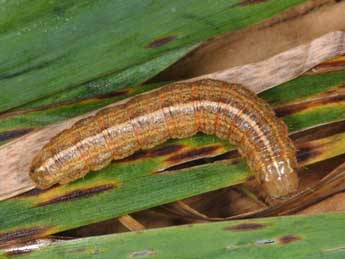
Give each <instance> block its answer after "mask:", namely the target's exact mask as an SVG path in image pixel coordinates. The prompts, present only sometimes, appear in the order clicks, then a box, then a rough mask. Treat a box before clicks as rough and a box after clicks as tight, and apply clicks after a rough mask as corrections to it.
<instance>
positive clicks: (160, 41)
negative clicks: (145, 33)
mask: <svg viewBox="0 0 345 259" xmlns="http://www.w3.org/2000/svg"><path fill="white" fill-rule="evenodd" d="M175 39H176V36H166V37H163V38H159V39H156V40H154V41H152V42H150V43H149V44H147V45H146V46H145V48H158V47H160V46H162V45H164V44H167V43H168V42H170V41H173V40H175Z"/></svg>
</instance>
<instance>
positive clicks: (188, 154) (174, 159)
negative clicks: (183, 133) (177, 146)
mask: <svg viewBox="0 0 345 259" xmlns="http://www.w3.org/2000/svg"><path fill="white" fill-rule="evenodd" d="M219 148H220V146H219V145H213V146H206V147H198V148H193V149H190V150H187V151H185V152H181V153H178V154H175V155H172V156H170V157H169V158H168V159H167V162H168V163H172V164H175V163H178V162H180V161H186V160H192V159H193V158H196V157H203V156H212V155H213V154H215V153H216V151H217V150H218V149H219Z"/></svg>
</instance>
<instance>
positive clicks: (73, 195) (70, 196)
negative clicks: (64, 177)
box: [36, 184, 115, 207]
mask: <svg viewBox="0 0 345 259" xmlns="http://www.w3.org/2000/svg"><path fill="white" fill-rule="evenodd" d="M114 188H115V186H114V184H104V185H99V186H95V187H91V188H84V189H78V190H74V191H71V192H69V193H66V194H64V195H61V196H57V197H54V198H52V199H50V200H47V201H44V202H41V203H38V204H37V205H36V206H37V207H39V206H46V205H49V204H55V203H60V202H66V201H70V200H75V199H80V198H84V197H89V196H92V195H95V194H98V193H101V192H105V191H108V190H112V189H114Z"/></svg>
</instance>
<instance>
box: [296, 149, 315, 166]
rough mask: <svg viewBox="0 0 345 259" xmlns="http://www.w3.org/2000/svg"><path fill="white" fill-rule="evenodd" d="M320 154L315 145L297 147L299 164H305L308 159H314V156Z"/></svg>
mask: <svg viewBox="0 0 345 259" xmlns="http://www.w3.org/2000/svg"><path fill="white" fill-rule="evenodd" d="M318 155H320V151H319V150H318V149H317V147H316V146H315V145H314V146H307V145H303V146H299V147H297V161H298V163H299V164H305V163H306V161H308V160H312V159H313V158H314V157H316V156H318Z"/></svg>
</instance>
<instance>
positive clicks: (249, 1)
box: [240, 0, 267, 6]
mask: <svg viewBox="0 0 345 259" xmlns="http://www.w3.org/2000/svg"><path fill="white" fill-rule="evenodd" d="M264 2H267V0H243V1H241V3H240V5H241V6H246V5H252V4H261V3H264Z"/></svg>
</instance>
